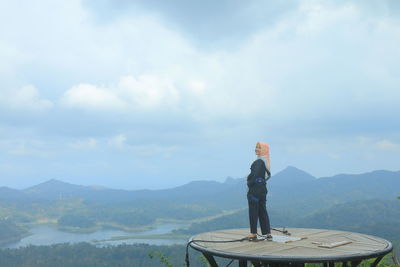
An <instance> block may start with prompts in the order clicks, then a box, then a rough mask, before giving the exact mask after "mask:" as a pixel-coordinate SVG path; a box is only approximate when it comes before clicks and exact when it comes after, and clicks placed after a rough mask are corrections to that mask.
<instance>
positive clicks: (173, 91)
mask: <svg viewBox="0 0 400 267" xmlns="http://www.w3.org/2000/svg"><path fill="white" fill-rule="evenodd" d="M179 100H180V93H179V91H178V89H177V88H176V87H175V85H174V83H173V81H171V80H169V79H166V78H163V77H160V76H156V75H142V76H139V77H138V78H135V77H132V76H124V77H122V78H121V79H120V80H119V81H118V83H117V84H116V85H111V86H110V87H98V86H96V85H93V84H80V85H77V86H73V87H72V88H71V89H69V90H67V91H66V92H65V93H64V95H63V97H62V99H61V103H62V104H63V105H65V106H68V107H74V108H81V109H87V110H114V111H118V110H135V111H138V110H139V111H154V110H158V109H160V108H164V109H165V108H169V109H175V108H176V106H177V105H178V104H179Z"/></svg>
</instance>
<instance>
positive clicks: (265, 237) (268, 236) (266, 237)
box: [261, 234, 272, 241]
mask: <svg viewBox="0 0 400 267" xmlns="http://www.w3.org/2000/svg"><path fill="white" fill-rule="evenodd" d="M261 236H262V237H263V238H264V239H265V240H267V241H272V235H271V234H266V235H261Z"/></svg>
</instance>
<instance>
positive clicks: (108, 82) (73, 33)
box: [0, 0, 400, 189]
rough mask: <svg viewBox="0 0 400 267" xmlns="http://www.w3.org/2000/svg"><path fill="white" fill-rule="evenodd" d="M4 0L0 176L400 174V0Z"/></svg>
mask: <svg viewBox="0 0 400 267" xmlns="http://www.w3.org/2000/svg"><path fill="white" fill-rule="evenodd" d="M271 2H272V1H261V0H260V1H227V0H225V1H192V2H191V1H177V0H173V1H161V0H154V1H145V0H137V1H110V0H101V1H94V0H91V1H88V0H68V1H57V2H54V1H50V0H42V1H23V0H22V1H5V0H0V59H1V60H0V185H3V186H10V187H15V188H24V187H27V186H31V185H34V184H36V183H39V182H42V181H45V180H48V179H53V178H54V179H60V180H63V181H66V182H71V183H76V184H83V185H92V184H97V185H103V186H108V187H114V188H127V189H141V188H166V187H172V186H176V185H181V184H184V183H186V182H189V181H192V180H198V179H207V180H218V181H223V180H224V179H225V178H226V177H228V176H231V177H244V176H245V175H246V174H247V173H248V171H249V165H250V164H251V162H252V160H254V146H255V143H256V142H257V141H265V142H268V143H269V144H270V147H271V165H272V172H278V171H280V170H282V169H284V168H285V167H287V166H295V167H298V168H300V169H303V170H305V171H307V172H309V173H310V174H312V175H314V176H316V177H324V176H331V175H335V174H338V173H362V172H368V171H371V170H376V169H387V170H400V167H399V162H400V123H399V119H398V118H399V115H400V105H399V103H400V66H399V62H400V15H399V14H400V4H399V2H398V1H372V0H371V1H352V2H348V1H314V0H312V1H274V2H272V3H271Z"/></svg>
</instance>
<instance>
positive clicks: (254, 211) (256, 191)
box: [247, 142, 272, 240]
mask: <svg viewBox="0 0 400 267" xmlns="http://www.w3.org/2000/svg"><path fill="white" fill-rule="evenodd" d="M255 152H256V155H257V159H256V160H255V161H254V162H253V164H251V167H250V169H251V173H250V174H249V175H248V176H247V186H248V188H249V191H248V193H247V200H248V203H249V219H250V234H249V236H248V238H249V240H256V239H257V221H258V220H259V221H260V227H261V234H262V236H263V237H265V238H266V239H267V240H272V235H271V227H270V224H269V217H268V213H267V208H266V206H265V204H266V197H267V184H266V181H267V180H268V179H269V178H270V177H271V172H270V168H271V165H270V158H269V146H268V144H266V143H262V142H257V144H256V149H255Z"/></svg>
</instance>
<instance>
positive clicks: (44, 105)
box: [0, 85, 53, 111]
mask: <svg viewBox="0 0 400 267" xmlns="http://www.w3.org/2000/svg"><path fill="white" fill-rule="evenodd" d="M0 107H3V108H6V109H11V110H29V111H45V110H48V109H50V108H52V107H53V103H52V102H51V101H50V100H47V99H43V98H41V97H40V93H39V91H38V90H37V89H36V88H35V87H34V86H33V85H25V86H23V87H21V88H18V89H15V90H2V92H1V94H0Z"/></svg>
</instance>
